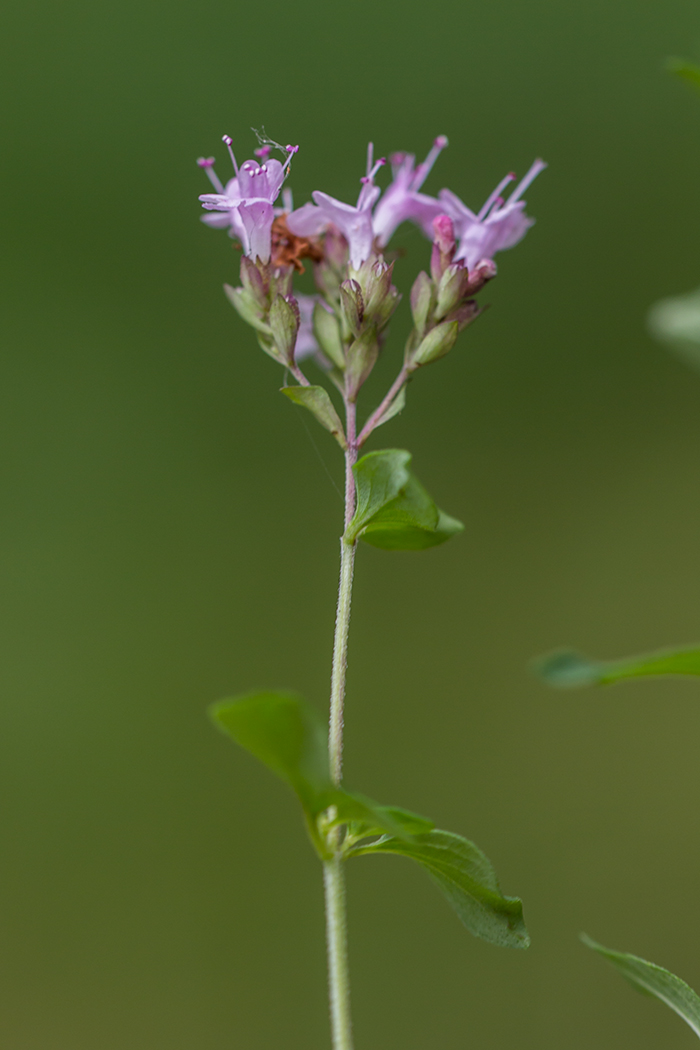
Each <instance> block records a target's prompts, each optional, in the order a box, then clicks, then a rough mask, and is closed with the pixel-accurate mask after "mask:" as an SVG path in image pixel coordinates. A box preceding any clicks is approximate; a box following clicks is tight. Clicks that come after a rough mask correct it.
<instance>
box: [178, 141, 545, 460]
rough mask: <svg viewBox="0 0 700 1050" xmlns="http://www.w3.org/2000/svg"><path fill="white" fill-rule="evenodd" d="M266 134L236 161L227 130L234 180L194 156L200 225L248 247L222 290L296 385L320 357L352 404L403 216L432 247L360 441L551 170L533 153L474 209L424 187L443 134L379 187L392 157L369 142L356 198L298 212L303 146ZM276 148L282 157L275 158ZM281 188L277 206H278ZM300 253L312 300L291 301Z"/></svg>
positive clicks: (483, 277) (452, 318) (379, 323)
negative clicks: (295, 174) (399, 349)
mask: <svg viewBox="0 0 700 1050" xmlns="http://www.w3.org/2000/svg"><path fill="white" fill-rule="evenodd" d="M264 141H265V144H264V145H263V146H262V147H261V148H260V149H258V150H256V151H255V153H256V157H257V159H256V160H246V161H245V162H244V163H243V164H241V165H240V167H239V165H238V164H237V162H236V158H235V155H234V153H233V149H232V142H231V139H230V138H229V137H228V136H224V142H225V143H226V145H227V147H228V150H229V153H230V156H231V160H232V163H233V168H234V177H233V178H232V179H230V180H229V181H228V182H227V183H226V185H225V186H224V185H223V184H222V183H221V181H220V180H219V178H218V176H217V175H216V173H215V171H214V159H213V158H200V159H199V161H198V162H197V163H198V164H199V165H200V167H202V168H203V169H204V170H205V171H206V173H207V175H208V176H209V179H210V181H211V183H212V186H213V188H214V190H215V191H216V192H214V193H206V194H202V195H201V196H200V198H199V199H200V200H201V202H202V205H203V207H204V209H205V210H206V212H207V214H206V215H204V216H203V221H204V222H205V223H207V225H209V226H213V227H218V228H222V229H227V230H228V232H229V235H230V236H231V237H234V238H236V239H237V240H238V241H239V242H240V244H241V247H242V250H243V257H242V259H241V286H240V287H238V288H231V287H228V286H226V291H227V294H228V296H229V298H230V300H231V302H232V303H233V305H234V306H235V308H236V310H237V311H238V312H239V314H240V315H241V317H243V319H244V320H245V321H247V322H248V323H249V324H250V325H252V327H253V328H255V329H256V331H257V334H258V339H259V341H260V344H261V346H262V348H263V349H264V350H265V351H266V353H268V354H270V356H272V357H273V358H274V359H275V360H277V361H279V362H280V363H281V364H283V365H284V366H285V367H286V368H287V369H289V370H290V371H291V372H292V374H293V375H294V376H295V377H296V379H297V381H298V382H299V383H300V384H301V385H304V386H309V381H308V380H307V379H306V377H305V376H304V375H303V373H302V372H301V370H300V368H299V362H300V361H301V360H303V359H304V358H305V357H308V356H310V355H315V356H316V359H317V361H318V363H319V364H320V365H321V367H322V368H324V369H325V370H326V371H327V372H328V373H329V374H330V377H331V379H332V380H333V382H334V383H335V384H336V386H338V388H339V389H340V390H341V392H342V393H343V396H344V398H345V400H346V403H348V402H349V403H354V402H355V400H356V398H357V394H358V391H359V389H360V387H361V386H362V384H363V383H364V382H365V380H366V379H367V377H368V375H369V373H370V372H371V370H372V368H373V366H374V363H375V361H376V359H377V356H378V354H379V352H380V349H381V346H382V342H383V339H384V336H385V330H386V327H387V324H388V322H389V319H390V317H391V315H392V313H393V312H394V310H395V308H396V306H397V305H398V302H399V299H400V296H399V293H398V292H397V290H396V288H395V287H394V285H393V281H392V271H393V263H390V262H388V261H387V260H386V259H385V257H384V252H385V249H386V247H387V245H388V243H389V240H390V238H391V236H392V235H393V233H394V232H395V230H396V229H397V227H398V226H400V225H401V223H403V222H411V223H414V224H415V225H417V226H418V227H419V228H420V229H421V230H422V231H423V233H424V234H425V235H426V236H427V237H428V238H430V240H431V241H432V242H433V246H432V254H431V262H430V273H429V274H428V273H427V272H422V273H420V274H419V276H418V278H417V279H416V281H415V284H414V286H413V289H412V292H411V309H412V314H413V321H414V328H413V331H412V333H411V335H410V337H409V340H408V343H407V346H406V351H405V356H404V365H403V368H402V370H401V374H400V376H399V377H398V379H397V382H396V383H395V384H394V387H392V391H390V394H391V395H392V396H391V400H390V401H389V402H387V404H384V403H382V406H380V409H382V412H379V410H378V411H377V413H374V416H372V417H370V420H368V423H367V424H366V426H365V430H363V432H362V434H361V435H360V437H361V438H362V440H364V439H365V438H366V436H368V433H369V432H371V429H373V428H374V426H377V425H379V423H380V422H384V421H385V418H387V415H386V413H387V410H388V409H390V408H391V407H392V404H393V405H394V407H395V406H396V405H397V404H398V403H399V402H398V397H399V395H400V396H403V387H404V386H405V384H406V382H407V381H408V379H409V378H410V376H411V375H412V374H413V373H414V372H415V371H416V369H418V368H419V367H421V366H423V365H426V364H429V363H430V362H432V361H435V360H437V359H438V358H440V357H442V356H444V355H445V354H446V353H447V352H448V351H449V350H450V349H451V348H452V346H453V345H454V342H455V340H456V338H457V335H458V334H459V332H461V331H462V329H463V328H465V327H466V326H467V325H468V324H469V323H470V322H471V321H472V320H473V319H474V318H475V317H476V316H477V315H478V314H479V312H480V311H479V307H478V306H477V304H476V301H475V299H474V296H475V295H476V293H477V292H478V291H479V290H480V289H481V288H482V287H483V286H484V284H485V283H486V282H487V281H489V280H491V279H492V278H493V277H494V276H495V274H496V264H495V263H494V261H493V257H494V255H495V254H496V253H497V252H499V251H503V250H504V249H506V248H512V247H513V246H514V245H515V244H517V243H518V242H519V241H520V240H522V238H523V237H524V235H525V233H526V232H527V230H528V229H529V227H530V226H531V225H532V223H533V221H534V220H533V219H531V218H530V217H529V216H528V215H526V213H525V202H524V200H523V199H522V198H523V194H524V192H525V190H526V189H527V188H528V186H529V185H530V184H531V183H532V181H533V179H534V178H535V177H536V176H537V175H538V174H539V172H540V171H542V169H543V168H544V167H545V166H546V165H545V164H544V162H543V161H541V160H536V161H535V163H534V164H533V165H532V167H531V168H530V170H529V171H528V173H527V174H526V175H525V177H524V178H523V179H522V180H521V181H520V183H519V184H518V185H517V186H516V187H515V189H514V191H513V192H512V193H511V194H510V196H509V197H507V198H505V197H504V196H503V193H504V191H505V189H506V187H507V186H508V185H509V184H510V183H511V182H512V181H513V180H514V179H515V176H514V175H513V174H512V173H509V174H508V175H506V177H505V178H504V179H502V180H501V181H500V182H499V184H498V185H497V186H496V188H495V189H494V191H493V193H491V194H490V196H489V197H488V198H487V200H486V202H485V203H484V205H483V207H482V208H481V209H480V210H479V211H478V212H474V211H472V210H471V209H470V208H468V207H467V205H466V204H464V202H463V201H462V200H461V199H460V198H459V197H458V196H457V195H456V194H455V193H453V192H452V191H451V190H448V189H443V190H441V191H440V193H439V194H438V196H437V197H431V196H428V195H427V194H425V193H423V192H422V187H423V184H424V182H425V180H426V178H427V177H428V175H429V173H430V171H431V169H432V167H433V165H434V164H435V161H436V160H437V158H438V156H439V155H440V153H441V151H442V150H443V149H444V148H445V147H446V146H447V139H446V137H445V136H444V135H441V136H438V138H436V139H435V141H434V143H433V146H432V148H431V150H430V152H429V153H428V155H427V157H426V158H425V160H424V161H423V162H422V163H420V164H416V158H415V156H414V155H412V154H407V153H396V154H393V155H392V156H391V157H390V158H389V159H390V163H391V170H392V179H391V182H390V184H389V186H388V187H387V189H386V190H385V191H384V192H383V193H382V190H381V189H380V187H379V186H378V185H377V184H376V182H375V180H376V178H377V176H378V174H379V172H380V171H381V170H382V168H383V167H384V165H385V164H386V160H385V159H384V158H380V159H378V160H377V161H375V160H374V153H373V147H372V145H371V144H370V146H369V148H368V151H367V165H366V170H365V174H364V175H363V177H362V178H361V179H360V183H361V188H360V192H359V195H358V198H357V202H356V203H355V204H347V203H346V202H344V201H340V200H337V199H336V198H335V197H331V196H330V195H329V194H327V193H324V192H322V191H321V190H316V191H314V193H313V194H312V198H313V201H312V202H309V203H308V204H304V205H303V206H302V207H301V208H297V209H296V210H295V209H294V208H293V205H292V196H291V192H290V191H289V190H288V189H284V188H283V186H284V183H285V180H286V178H287V176H288V174H289V169H290V165H291V161H292V159H293V157H294V156H295V154H296V153H297V151H298V146H290V145H288V146H281V145H279V144H277V143H274V142H272V140H269V139H265V140H264ZM273 150H277V151H278V152H279V153H280V154H281V157H282V160H277V159H275V158H273V157H271V153H272V151H273ZM280 195H281V197H282V206H281V207H280V206H276V202H277V200H278V198H279V197H280ZM305 259H306V260H310V261H311V262H312V263H313V267H314V276H315V280H316V285H317V288H318V295H316V296H308V295H300V294H297V295H296V296H295V295H294V294H293V291H292V280H293V275H294V272H295V271H299V272H303V269H304V266H303V260H305ZM385 401H386V399H385ZM402 403H403V402H402V401H401V404H402ZM395 410H398V409H396V407H395ZM378 413H379V414H378ZM392 414H393V413H392ZM367 427H369V431H367V433H365V431H366V430H367Z"/></svg>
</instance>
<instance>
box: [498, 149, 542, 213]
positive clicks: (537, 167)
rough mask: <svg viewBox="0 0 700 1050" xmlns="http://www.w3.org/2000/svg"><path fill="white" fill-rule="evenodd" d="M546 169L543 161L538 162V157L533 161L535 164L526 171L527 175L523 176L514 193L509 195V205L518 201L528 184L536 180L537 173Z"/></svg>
mask: <svg viewBox="0 0 700 1050" xmlns="http://www.w3.org/2000/svg"><path fill="white" fill-rule="evenodd" d="M546 167H547V165H546V164H545V162H544V161H543V160H540V159H539V157H538V158H537V160H536V161H535V163H534V164H533V165H532V167H531V168H530V170H529V171H528V173H527V175H526V176H525V178H524V179H521V181H520V182H519V183H518V185H517V186H516V187H515V189H514V191H513V192H512V193H511V195H510V197H509V198H508V203H509V204H513V203H514V202H515V201H517V200H519V199H520V197H522V195H523V193H524V192H525V190H526V189H527V188H528V186H529V185H530V183H531V182H533V181H534V180H535V179H536V178H537V176H538V175H539V173H540V172H541V171H544V169H545V168H546Z"/></svg>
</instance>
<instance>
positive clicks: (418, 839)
mask: <svg viewBox="0 0 700 1050" xmlns="http://www.w3.org/2000/svg"><path fill="white" fill-rule="evenodd" d="M210 713H211V716H212V718H213V720H214V722H215V723H216V725H217V726H218V727H219V728H220V729H222V730H223V731H224V732H225V733H226V734H227V735H228V736H230V737H231V738H232V739H233V740H235V742H236V743H237V744H239V745H240V746H241V747H243V748H245V749H246V751H249V752H250V753H251V754H252V755H255V757H256V758H257V759H259V760H260V761H261V762H262V763H263V764H264V765H266V766H267V767H268V769H271V770H272V772H273V773H276V774H277V776H279V777H280V778H281V779H282V780H284V781H285V782H286V783H287V784H288V785H289V787H291V788H292V790H293V791H294V792H295V793H296V795H297V797H298V799H299V801H300V802H301V805H302V808H303V810H304V814H305V817H306V822H307V827H308V829H309V834H310V836H311V840H312V842H313V844H314V846H315V848H316V850H317V852H318V853H319V856H320V857H321V858H322V859H324V860H326V859H329V858H331V857H332V856H333V847H332V844H331V843H329V841H328V838H327V835H328V832H330V831H331V830H332V829H334V828H336V827H338V826H343V827H344V828H345V834H344V838H343V839H342V842H341V846H340V849H341V855H342V856H343V858H344V859H347V858H349V857H356V856H361V855H363V854H369V853H397V854H400V855H402V856H404V857H411V858H412V859H413V860H415V861H417V862H418V863H419V864H421V865H422V866H423V867H424V868H426V869H427V871H428V872H429V873H430V875H431V877H432V879H433V881H434V882H435V883H436V884H437V885H438V887H439V888H440V890H441V891H442V892H443V894H444V895H445V897H446V898H447V900H448V901H449V902H450V904H451V905H452V907H453V908H454V909H455V911H456V912H457V914H458V915H459V917H460V919H461V920H462V922H463V923H464V924H465V926H466V927H467V928H468V929H469V930H471V932H472V933H473V934H475V935H476V936H477V937H481V938H483V939H484V940H487V941H490V942H491V943H492V944H499V945H503V946H506V947H512V948H526V947H527V945H528V944H529V938H528V935H527V931H526V929H525V925H524V923H523V915H522V905H521V902H520V901H519V900H518V899H517V898H514V897H504V896H503V895H502V894H501V891H500V889H499V886H498V881H497V879H496V875H495V873H494V870H493V868H492V866H491V864H490V862H489V861H488V860H487V858H486V857H485V856H484V854H483V853H482V852H481V850H479V849H478V847H477V846H475V845H474V843H473V842H469V841H468V840H467V839H463V838H460V836H459V835H452V834H450V832H447V831H438V830H436V829H435V826H434V824H433V823H432V821H430V820H427V819H426V818H425V817H421V816H418V815H417V814H416V813H411V812H410V811H409V810H405V809H399V808H397V807H395V806H380V805H378V804H377V803H376V802H373V801H372V800H371V799H368V798H365V797H364V796H363V795H358V794H356V793H354V792H349V791H345V790H344V789H343V788H340V787H337V786H336V785H335V784H334V783H333V781H332V779H331V775H330V768H329V763H328V751H327V733H326V727H325V725H324V724H323V722H322V720H321V718H320V716H319V715H318V714H317V713H316V711H315V710H314V708H312V707H311V706H310V704H308V703H307V702H306V701H305V700H304V699H302V697H300V696H298V695H297V694H296V693H281V692H280V693H278V692H264V693H250V694H248V695H246V696H240V697H236V698H234V699H232V700H222V701H221V702H220V703H218V704H214V705H212V707H211V708H210ZM377 836H380V837H379V838H377ZM372 838H374V839H375V841H374V842H367V840H368V839H372Z"/></svg>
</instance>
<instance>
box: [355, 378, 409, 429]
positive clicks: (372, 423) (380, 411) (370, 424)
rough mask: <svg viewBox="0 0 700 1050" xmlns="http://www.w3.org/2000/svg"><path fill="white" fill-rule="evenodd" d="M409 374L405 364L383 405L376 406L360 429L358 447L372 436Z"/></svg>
mask: <svg viewBox="0 0 700 1050" xmlns="http://www.w3.org/2000/svg"><path fill="white" fill-rule="evenodd" d="M409 376H410V372H409V370H408V368H407V367H406V365H404V366H403V368H402V369H401V371H400V372H399V374H398V375H397V377H396V379H395V380H394V382H393V383H392V384H391V386H390V387H389V392H388V393H387V395H386V397H385V398H384V400H383V401H382V403H381V405H380V406H379V407H378V408H375V410H374V412H373V413H372V415H371V416H370V417H369V419H368V420H367V422H366V423H365V425H364V426H363V428H362V430H361V431H360V434H359V437H358V438H357V448H362V446H363V445H364V443H365V441H366V440H367V438H368V437H369V436H370V434H371V433H372V431H373V430H374V428H375V427H376V426H377V423H378V422H379V420H380V419H381V418H382V416H383V415H384V413H385V412H386V410H387V408H388V407H389V405H390V404H391V402H392V401H393V400H394V398H395V397H396V395H397V394H398V393H399V391H400V390H401V387H402V386H405V384H406V383H407V382H408V379H409Z"/></svg>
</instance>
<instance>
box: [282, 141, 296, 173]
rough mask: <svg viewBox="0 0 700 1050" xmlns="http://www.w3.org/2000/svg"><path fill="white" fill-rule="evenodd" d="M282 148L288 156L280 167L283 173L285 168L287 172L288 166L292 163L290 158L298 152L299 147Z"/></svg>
mask: <svg viewBox="0 0 700 1050" xmlns="http://www.w3.org/2000/svg"><path fill="white" fill-rule="evenodd" d="M284 148H285V149H286V151H287V153H288V154H289V156H288V157H287V159H286V160H285V162H284V165H283V167H282V170H283V171H284V169H285V168H286V169H287V170H289V165H290V164H291V163H292V157H293V156H294V154H295V153H298V152H299V147H298V146H285V147H284Z"/></svg>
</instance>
